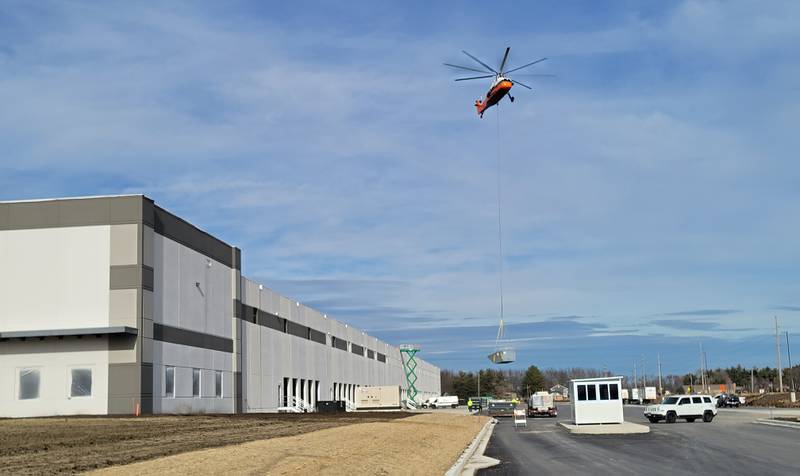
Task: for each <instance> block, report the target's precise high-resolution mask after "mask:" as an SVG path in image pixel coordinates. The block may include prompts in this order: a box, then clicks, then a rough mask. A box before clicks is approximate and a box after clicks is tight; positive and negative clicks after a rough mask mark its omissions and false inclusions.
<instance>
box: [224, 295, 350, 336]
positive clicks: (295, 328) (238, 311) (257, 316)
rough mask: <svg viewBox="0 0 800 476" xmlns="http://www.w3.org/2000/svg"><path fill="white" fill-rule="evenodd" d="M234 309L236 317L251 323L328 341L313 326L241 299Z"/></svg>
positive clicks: (294, 334)
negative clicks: (258, 307) (263, 309)
mask: <svg viewBox="0 0 800 476" xmlns="http://www.w3.org/2000/svg"><path fill="white" fill-rule="evenodd" d="M234 310H235V311H234V316H235V317H236V318H238V319H241V320H243V321H247V322H249V323H251V324H256V325H259V326H262V327H268V328H270V329H274V330H276V331H280V332H284V333H286V334H290V335H293V336H297V337H302V338H303V339H308V340H310V341H313V342H317V343H319V344H323V345H326V344H327V343H328V339H327V334H326V333H324V332H322V331H318V330H316V329H313V328H311V327H308V326H304V325H302V324H298V323H296V322H294V321H290V320H288V319H284V318H282V317H278V316H276V315H275V314H271V313H269V312H266V311H262V310H261V309H256V308H254V307H252V306H248V305H247V304H244V303H242V302H240V301H235V302H234ZM344 346H345V348H347V341H345V342H344Z"/></svg>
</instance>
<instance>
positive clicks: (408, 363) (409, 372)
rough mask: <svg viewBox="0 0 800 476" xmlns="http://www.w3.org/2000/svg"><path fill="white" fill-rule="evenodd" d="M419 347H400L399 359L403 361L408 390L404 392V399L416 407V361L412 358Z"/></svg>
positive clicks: (406, 345) (405, 345)
mask: <svg viewBox="0 0 800 476" xmlns="http://www.w3.org/2000/svg"><path fill="white" fill-rule="evenodd" d="M419 349H420V347H419V346H418V345H413V344H403V345H401V346H400V357H401V358H402V360H403V371H404V372H405V374H406V382H407V383H408V389H407V390H406V398H407V399H408V400H411V401H412V402H414V406H416V405H417V393H418V392H417V387H416V383H417V372H416V370H417V359H416V358H415V357H414V356H415V355H417V352H419Z"/></svg>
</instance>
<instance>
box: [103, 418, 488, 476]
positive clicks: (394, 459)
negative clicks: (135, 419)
mask: <svg viewBox="0 0 800 476" xmlns="http://www.w3.org/2000/svg"><path fill="white" fill-rule="evenodd" d="M486 421H488V418H487V417H476V416H468V415H453V414H449V415H448V414H441V413H440V414H436V413H428V414H419V415H415V416H413V417H410V418H404V419H398V420H394V421H383V422H372V423H362V424H358V425H351V426H345V427H337V428H329V429H326V430H321V431H315V432H312V433H304V434H302V435H298V436H291V437H285V438H272V439H268V440H259V441H252V442H249V443H243V444H239V445H232V446H225V447H221V448H214V449H207V450H200V451H193V452H190V453H182V454H179V455H174V456H167V457H163V458H158V459H154V460H150V461H145V462H141V463H135V464H131V465H127V466H114V467H110V468H106V469H103V470H100V471H99V472H98V473H99V474H106V475H108V474H111V475H139V474H159V475H164V474H166V475H179V474H181V475H182V474H195V475H196V474H215V475H216V474H314V475H317V474H331V475H348V476H349V475H353V474H370V475H390V474H403V475H442V474H444V473H445V472H446V471H447V470H448V469H449V468H450V466H452V465H453V463H455V461H456V459H458V457H459V455H460V454H461V453H462V452H463V450H464V449H465V448H466V447H467V445H468V444H469V443H470V441H472V439H473V438H474V437H475V435H476V434H477V433H478V432H479V431H480V429H481V428H482V427H483V425H484V424H485V423H486ZM98 473H93V474H98Z"/></svg>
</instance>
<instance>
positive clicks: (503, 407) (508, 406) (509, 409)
mask: <svg viewBox="0 0 800 476" xmlns="http://www.w3.org/2000/svg"><path fill="white" fill-rule="evenodd" d="M516 407H517V406H516V405H515V404H513V403H511V402H509V401H506V400H489V411H488V414H489V416H491V417H501V416H509V417H510V416H514V409H515V408H516Z"/></svg>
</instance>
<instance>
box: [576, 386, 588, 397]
mask: <svg viewBox="0 0 800 476" xmlns="http://www.w3.org/2000/svg"><path fill="white" fill-rule="evenodd" d="M578 400H586V385H578Z"/></svg>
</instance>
